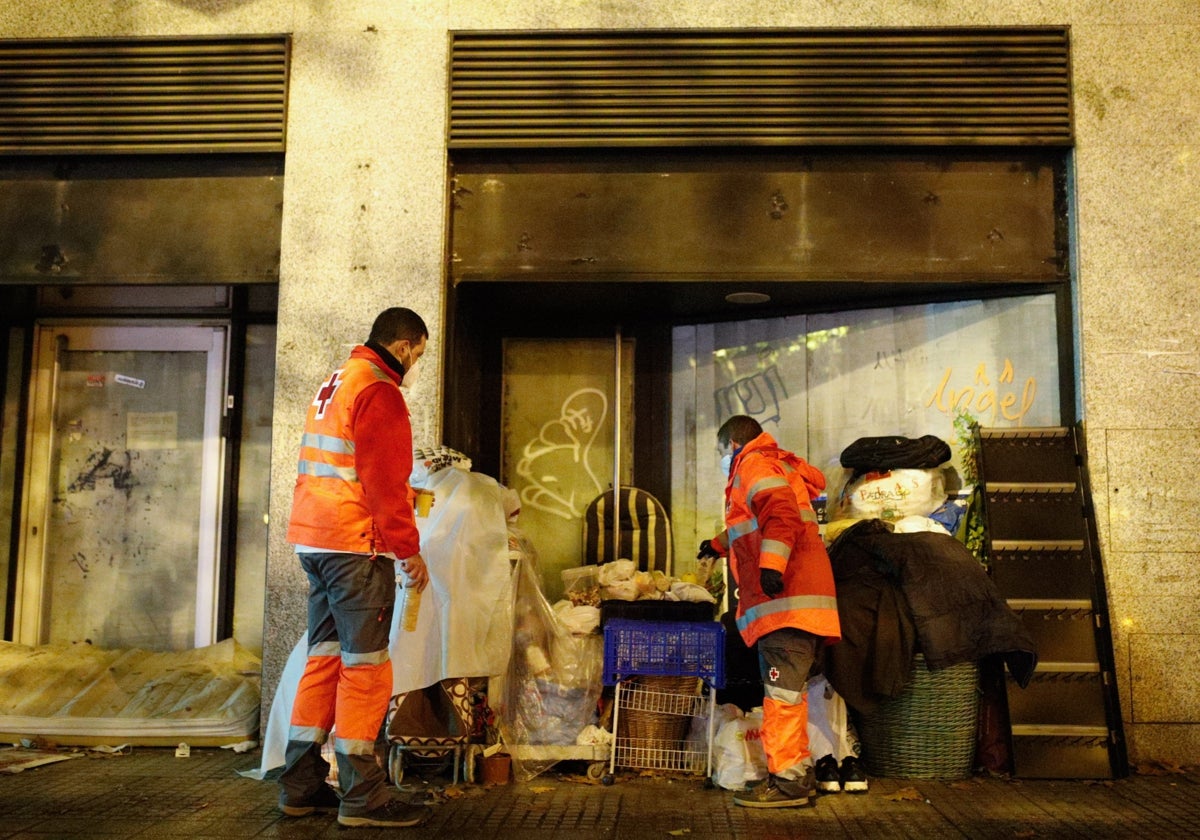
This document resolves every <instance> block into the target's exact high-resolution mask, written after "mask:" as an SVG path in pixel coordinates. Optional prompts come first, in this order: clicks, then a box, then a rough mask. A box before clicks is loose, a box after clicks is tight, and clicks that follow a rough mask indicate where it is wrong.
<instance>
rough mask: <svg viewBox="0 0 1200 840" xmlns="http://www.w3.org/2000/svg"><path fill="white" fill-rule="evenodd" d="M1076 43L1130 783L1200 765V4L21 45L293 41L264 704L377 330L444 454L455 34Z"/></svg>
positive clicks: (413, 23)
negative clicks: (964, 29) (346, 356)
mask: <svg viewBox="0 0 1200 840" xmlns="http://www.w3.org/2000/svg"><path fill="white" fill-rule="evenodd" d="M1017 25H1069V26H1070V42H1071V55H1072V62H1073V65H1072V68H1071V70H1072V79H1073V100H1074V108H1075V120H1076V144H1075V149H1074V152H1073V169H1072V171H1073V183H1072V185H1071V187H1072V193H1073V195H1072V198H1073V201H1074V207H1075V208H1076V209H1077V213H1076V215H1075V217H1074V218H1073V219H1072V223H1073V244H1074V246H1075V247H1076V248H1077V253H1076V260H1075V264H1076V266H1077V274H1076V277H1075V283H1076V315H1075V318H1076V320H1075V323H1076V327H1077V330H1078V333H1079V335H1078V339H1077V340H1078V354H1077V357H1078V366H1079V369H1078V371H1077V372H1076V378H1077V386H1078V392H1079V394H1080V402H1081V405H1080V407H1079V412H1080V416H1081V417H1082V418H1083V420H1084V423H1085V428H1086V433H1087V440H1088V456H1089V459H1090V469H1091V479H1092V484H1093V491H1094V497H1095V502H1096V508H1097V513H1098V521H1099V525H1100V529H1101V550H1102V554H1103V557H1104V561H1105V563H1106V567H1107V578H1108V593H1109V599H1110V605H1109V606H1110V611H1111V616H1112V621H1113V635H1114V644H1115V648H1116V661H1117V668H1118V670H1117V673H1118V682H1119V686H1120V695H1121V702H1122V713H1123V716H1124V719H1125V722H1126V734H1127V738H1128V741H1129V749H1130V756H1131V758H1132V759H1135V760H1136V759H1140V758H1160V759H1167V760H1174V761H1181V762H1182V761H1188V760H1194V759H1195V756H1196V755H1198V754H1200V699H1197V698H1200V677H1198V676H1197V670H1196V669H1195V668H1194V667H1193V663H1194V662H1195V660H1196V658H1197V656H1200V613H1198V612H1197V610H1196V609H1195V606H1194V604H1195V599H1196V594H1197V593H1198V592H1200V562H1198V561H1200V544H1198V543H1200V540H1198V539H1197V537H1198V531H1200V524H1197V523H1198V522H1200V519H1198V518H1197V516H1196V515H1195V510H1194V509H1193V508H1192V502H1194V501H1196V500H1197V499H1198V498H1200V491H1197V490H1196V489H1195V487H1196V486H1197V485H1195V484H1194V483H1193V482H1192V480H1191V472H1192V470H1193V465H1192V463H1191V459H1192V458H1193V457H1195V454H1196V453H1197V452H1198V451H1200V416H1198V415H1197V409H1196V406H1197V405H1200V334H1198V330H1197V323H1196V319H1197V318H1198V317H1200V315H1198V314H1197V313H1198V312H1200V248H1198V247H1197V245H1196V243H1197V241H1198V240H1200V198H1198V197H1197V194H1196V190H1195V188H1194V183H1195V178H1196V176H1197V173H1198V172H1200V92H1198V91H1197V88H1196V85H1195V76H1196V69H1197V68H1198V67H1200V17H1198V16H1197V5H1196V0H1126V1H1125V2H1112V0H993V2H989V3H979V2H976V0H653V2H650V0H339V2H323V0H115V2H105V3H99V2H92V1H91V0H74V2H63V0H22V2H15V0H7V2H5V3H3V4H0V37H4V38H70V37H107V36H137V37H143V36H144V37H154V36H175V35H216V34H252V33H254V34H258V33H289V34H291V36H292V38H293V41H292V58H291V62H292V63H291V68H292V70H291V90H290V94H289V110H288V125H287V155H286V186H285V193H284V195H285V201H284V209H283V241H282V257H281V279H280V289H279V332H278V357H277V380H276V397H275V408H274V443H275V447H274V456H273V469H272V481H271V484H272V491H273V492H272V503H271V521H272V527H271V544H270V552H269V562H268V587H267V591H268V594H267V603H266V624H267V633H266V638H267V640H268V641H267V646H266V650H265V651H264V665H265V673H264V683H265V685H264V689H265V691H264V694H265V696H266V697H268V698H269V697H270V693H271V690H272V688H273V684H274V681H275V680H277V679H278V673H279V672H280V671H281V669H282V666H283V662H284V660H285V659H286V657H287V654H288V652H289V651H290V649H291V646H292V644H293V643H294V640H295V639H296V638H297V636H298V634H299V631H300V629H301V628H302V627H303V624H304V591H305V585H304V581H303V579H302V576H301V573H300V570H299V568H298V566H297V565H296V563H295V562H294V558H293V555H292V553H291V547H290V546H289V545H288V544H287V542H286V540H285V538H284V528H285V523H286V521H287V514H288V506H289V504H290V499H291V485H292V481H293V475H294V457H295V456H294V442H295V440H296V439H297V437H298V432H299V424H300V421H301V418H302V416H303V409H304V405H305V403H306V401H307V400H308V397H309V391H310V388H311V385H312V383H313V382H314V381H316V380H317V379H318V378H319V377H320V376H321V375H322V374H323V373H324V372H325V371H326V368H327V367H328V365H329V364H330V362H331V360H334V359H338V358H340V357H341V355H342V354H343V352H344V350H343V345H344V344H347V343H350V342H354V341H356V340H360V339H361V337H362V336H363V335H364V334H365V332H366V329H367V328H368V326H369V323H370V320H371V319H372V318H373V316H374V314H375V313H376V312H377V311H378V310H380V309H382V308H384V307H386V306H390V305H395V304H397V303H400V302H403V303H404V304H405V305H408V306H411V307H412V308H414V309H416V310H418V311H420V312H422V313H423V314H424V315H425V317H426V319H427V320H428V322H429V326H430V328H431V331H432V337H431V342H430V348H429V353H428V354H427V356H426V359H427V360H429V361H430V362H432V364H431V365H429V367H428V368H426V373H425V375H424V376H423V378H422V382H421V384H420V385H419V387H418V388H417V389H416V391H415V395H414V398H413V400H412V402H413V403H414V405H415V413H416V420H417V423H416V426H417V428H416V435H417V440H418V442H423V443H436V442H438V437H439V429H440V425H441V417H440V415H439V411H440V405H441V394H440V392H439V385H438V382H439V378H440V377H439V375H438V374H439V373H440V369H441V363H442V361H443V346H442V344H441V341H440V336H441V335H442V325H443V321H444V309H445V301H444V293H443V289H444V277H445V270H446V269H445V253H444V249H445V221H446V213H447V207H446V183H445V182H446V162H447V153H446V146H445V132H446V126H445V122H446V89H447V72H446V68H447V60H448V49H447V47H448V33H449V32H450V31H453V30H460V29H498V30H522V29H557V28H605V29H613V28H616V29H644V28H688V27H703V28H720V27H730V28H758V27H787V28H799V27H884V26H887V27H901V26H903V27H908V26H1017Z"/></svg>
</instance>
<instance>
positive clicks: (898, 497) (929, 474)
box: [830, 435, 951, 534]
mask: <svg viewBox="0 0 1200 840" xmlns="http://www.w3.org/2000/svg"><path fill="white" fill-rule="evenodd" d="M950 458H951V451H950V446H949V445H948V444H947V443H946V442H945V441H944V440H942V439H941V438H939V437H937V436H935V435H924V436H923V437H920V438H916V439H911V438H906V437H900V436H896V435H892V436H888V437H864V438H859V439H858V440H856V441H854V443H852V444H850V445H849V446H847V447H846V448H845V449H844V450H842V454H841V464H842V466H843V467H844V468H845V469H847V470H849V473H848V475H847V476H846V482H845V484H844V485H843V486H842V490H841V493H839V494H838V496H837V502H836V504H834V505H833V506H832V508H831V510H830V519H831V520H844V519H886V520H888V521H892V522H895V521H899V520H904V519H908V520H909V522H908V523H906V525H905V526H904V529H905V530H920V529H925V530H930V529H932V530H940V529H941V523H933V524H934V525H936V526H937V527H936V528H932V527H931V525H930V524H929V523H925V522H923V521H921V520H920V519H911V517H921V518H927V517H929V515H930V514H932V513H933V512H934V511H935V510H937V509H938V508H939V507H940V506H941V505H942V504H944V503H945V501H946V483H945V477H944V475H943V469H942V466H941V465H943V464H945V463H946V462H948V461H949V460H950ZM841 530H842V529H841V528H834V529H833V532H834V533H835V534H836V533H840V531H841Z"/></svg>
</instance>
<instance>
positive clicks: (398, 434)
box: [288, 345, 420, 558]
mask: <svg viewBox="0 0 1200 840" xmlns="http://www.w3.org/2000/svg"><path fill="white" fill-rule="evenodd" d="M400 379H401V375H400V373H399V372H398V371H395V370H392V369H391V368H390V367H389V366H388V365H387V364H386V363H385V362H384V361H383V359H381V358H380V356H379V355H378V354H376V353H375V352H374V351H372V350H371V349H369V348H367V347H365V346H362V345H359V346H358V347H355V348H354V350H353V351H351V353H350V358H349V359H348V360H347V361H346V364H345V365H344V366H343V367H342V368H341V369H339V370H337V371H335V372H334V373H333V375H332V376H330V377H329V379H327V380H326V381H325V382H324V383H323V384H322V386H321V388H320V389H319V390H318V391H317V395H316V397H314V399H313V401H312V405H310V406H309V407H308V413H307V415H306V417H305V421H304V436H303V438H302V440H301V443H300V460H299V464H298V466H297V476H296V487H295V492H294V495H293V497H292V516H291V521H290V522H289V524H288V541H289V542H292V543H294V544H296V545H303V546H307V547H309V548H317V549H321V550H325V551H341V552H350V553H354V554H375V553H380V554H382V553H384V552H392V553H394V554H395V555H396V556H397V557H400V558H406V557H412V556H413V555H414V554H417V553H419V552H420V535H419V533H418V531H417V526H416V522H415V521H414V519H413V509H412V503H411V499H412V491H411V489H410V488H409V486H408V478H409V475H411V473H412V463H413V460H412V426H411V425H410V422H409V416H408V406H407V404H406V403H405V402H404V396H403V394H401V393H400Z"/></svg>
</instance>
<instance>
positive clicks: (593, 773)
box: [587, 761, 608, 782]
mask: <svg viewBox="0 0 1200 840" xmlns="http://www.w3.org/2000/svg"><path fill="white" fill-rule="evenodd" d="M607 769H608V762H607V761H593V762H592V763H591V764H589V765H588V769H587V777H588V778H589V779H591V780H592V781H593V782H595V781H603V780H604V772H605V771H606V770H607Z"/></svg>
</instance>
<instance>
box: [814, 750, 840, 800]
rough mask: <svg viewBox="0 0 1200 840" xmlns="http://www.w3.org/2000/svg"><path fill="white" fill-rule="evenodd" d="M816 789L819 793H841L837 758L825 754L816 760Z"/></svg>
mask: <svg viewBox="0 0 1200 840" xmlns="http://www.w3.org/2000/svg"><path fill="white" fill-rule="evenodd" d="M816 775H817V790H818V791H820V792H821V793H841V792H842V777H841V775H840V774H839V773H838V763H837V759H836V758H834V757H833V756H832V755H827V756H825V757H824V758H822V759H821V760H820V761H818V762H817V769H816Z"/></svg>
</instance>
